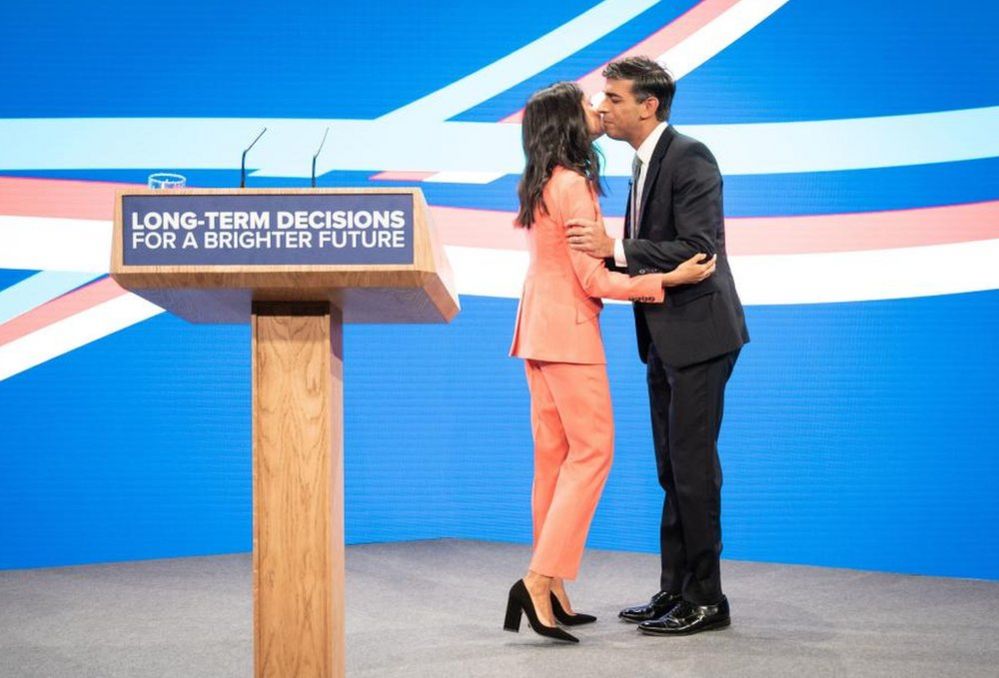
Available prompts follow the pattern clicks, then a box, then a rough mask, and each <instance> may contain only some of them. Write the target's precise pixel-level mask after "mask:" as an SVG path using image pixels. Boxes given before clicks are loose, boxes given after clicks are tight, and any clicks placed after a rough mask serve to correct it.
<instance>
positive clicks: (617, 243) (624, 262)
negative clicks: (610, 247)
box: [614, 238, 628, 268]
mask: <svg viewBox="0 0 999 678" xmlns="http://www.w3.org/2000/svg"><path fill="white" fill-rule="evenodd" d="M614 265H615V266H617V267H618V268H628V259H627V258H626V257H625V256H624V241H623V240H621V239H620V238H615V239H614Z"/></svg>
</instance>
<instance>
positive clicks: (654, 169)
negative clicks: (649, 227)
mask: <svg viewBox="0 0 999 678" xmlns="http://www.w3.org/2000/svg"><path fill="white" fill-rule="evenodd" d="M675 134H676V132H674V131H673V126H672V125H670V126H669V127H667V128H666V129H664V130H663V134H662V136H661V137H659V143H657V144H656V150H654V151H653V152H652V159H651V160H649V169H648V171H647V172H646V173H645V184H643V186H642V206H641V207H640V208H639V210H638V215H639V224H638V230H637V232H636V235H635V237H636V238H638V237H641V234H642V233H644V232H645V224H646V223H647V222H648V219H646V217H647V216H648V214H646V209H645V206H646V205H647V204H648V202H649V195H650V194H651V193H652V190H651V189H652V187H653V186H655V185H656V178H657V177H658V176H659V169H660V167H661V166H662V162H663V159H664V158H665V157H666V150H667V149H668V148H669V145H670V144H671V143H672V142H673V136H674V135H675Z"/></svg>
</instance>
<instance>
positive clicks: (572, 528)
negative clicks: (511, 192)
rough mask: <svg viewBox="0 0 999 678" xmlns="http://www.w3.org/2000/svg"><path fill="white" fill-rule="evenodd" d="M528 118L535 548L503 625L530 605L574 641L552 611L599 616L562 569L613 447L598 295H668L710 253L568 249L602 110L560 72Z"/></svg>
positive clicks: (563, 618) (551, 631)
mask: <svg viewBox="0 0 999 678" xmlns="http://www.w3.org/2000/svg"><path fill="white" fill-rule="evenodd" d="M522 129H523V143H524V153H525V155H526V166H525V168H524V174H523V176H522V177H521V180H520V185H519V187H518V195H519V198H520V212H519V214H518V216H517V225H518V226H520V227H522V228H524V229H526V230H527V241H528V244H529V248H530V258H531V263H530V267H529V268H528V271H527V277H526V279H525V281H524V290H523V293H522V295H521V299H520V307H519V309H518V311H517V324H516V328H515V329H514V337H513V346H512V347H511V349H510V355H512V356H515V357H518V358H523V359H524V368H525V370H526V372H527V386H528V390H529V391H530V393H531V425H532V429H533V433H534V485H533V491H532V495H531V507H532V514H533V520H534V552H533V555H532V557H531V563H530V566H529V569H528V572H527V575H526V576H525V577H524V578H523V579H519V580H517V582H516V583H515V584H514V585H513V587H512V588H511V589H510V594H509V598H508V601H507V611H506V619H505V623H504V628H505V629H507V630H509V631H517V630H519V628H520V620H521V613H524V614H526V615H527V617H528V620H529V621H530V623H531V627H532V628H533V629H534V630H535V632H537V633H539V634H540V635H542V636H546V637H548V638H552V639H555V640H561V641H567V642H573V643H574V642H578V639H577V638H576V637H575V636H573V635H571V634H569V633H567V632H566V631H565V630H563V629H561V628H558V627H557V626H556V625H555V622H556V620H557V621H558V622H560V623H561V624H562V625H565V626H574V625H578V624H585V623H588V622H593V621H596V618H595V617H593V616H591V615H585V614H574V613H573V612H572V606H571V605H570V603H569V599H568V596H567V595H566V592H565V587H564V585H563V581H564V580H566V579H575V577H576V573H577V570H578V569H579V562H580V560H581V558H582V555H583V546H584V544H585V543H586V535H587V532H588V531H589V528H590V522H591V520H592V518H593V513H594V511H595V510H596V507H597V502H598V500H599V499H600V494H601V492H602V491H603V487H604V483H605V482H606V480H607V474H608V473H609V472H610V466H611V459H612V457H613V453H614V421H613V414H612V412H611V400H610V385H609V383H608V381H607V369H606V362H607V361H606V358H605V357H604V347H603V341H602V339H601V336H600V320H599V316H600V310H601V308H602V307H603V303H602V302H601V301H600V298H601V297H607V298H610V299H621V300H630V301H636V302H642V303H662V302H663V299H664V294H665V291H664V290H665V288H666V287H671V286H675V285H682V284H689V283H695V282H699V281H701V280H703V279H704V278H706V277H708V276H709V275H711V273H712V272H713V271H714V260H713V259H712V260H708V261H706V262H705V263H703V264H702V263H698V262H699V261H701V260H702V259H704V255H701V254H698V255H696V256H694V257H692V258H691V259H690V260H688V261H687V262H685V263H684V264H682V265H681V266H679V267H677V268H676V269H675V270H674V271H671V272H670V273H666V274H654V275H642V276H636V277H629V276H628V275H626V274H622V273H615V272H611V271H608V270H607V268H606V267H605V265H604V263H603V261H601V260H599V259H594V258H591V257H588V256H586V255H585V254H583V253H581V252H577V251H575V250H572V249H570V248H569V245H568V241H567V238H566V228H567V227H566V222H567V221H568V220H569V219H572V218H574V217H585V218H588V219H599V218H600V206H599V203H598V202H597V197H596V196H597V193H598V192H600V183H599V182H600V178H599V157H598V155H597V151H596V149H595V148H594V146H593V142H594V141H595V140H596V138H597V137H599V136H600V135H601V134H603V125H602V123H601V120H600V114H599V113H597V111H596V110H594V108H593V107H592V106H591V105H590V103H589V101H588V100H587V99H586V98H585V97H584V96H583V92H582V90H580V89H579V87H578V86H577V85H576V84H575V83H568V82H565V83H557V84H555V85H552V86H550V87H546V88H545V89H542V90H539V91H538V92H536V93H535V94H534V95H533V96H531V98H530V100H529V101H528V102H527V106H526V108H525V109H524V119H523V126H522Z"/></svg>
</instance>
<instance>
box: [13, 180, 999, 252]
mask: <svg viewBox="0 0 999 678" xmlns="http://www.w3.org/2000/svg"><path fill="white" fill-rule="evenodd" d="M128 185H129V184H112V183H103V182H90V181H66V180H59V179H21V178H3V177H0V214H10V215H22V216H42V217H61V218H70V219H102V220H110V219H111V218H112V211H113V205H114V192H115V190H116V189H118V188H124V187H126V186H128ZM431 212H432V214H433V217H434V223H435V224H436V226H437V229H438V231H439V232H440V236H441V240H442V241H443V242H444V243H445V244H448V245H458V246H464V247H483V248H492V249H514V250H517V249H525V248H526V243H525V241H524V234H523V232H522V231H520V230H519V229H516V228H514V227H513V219H514V216H515V215H514V213H513V212H499V211H493V210H477V209H469V208H462V207H431ZM725 225H726V226H725V227H726V235H727V239H728V251H729V254H735V255H746V254H804V253H809V252H848V251H855V250H873V249H891V248H896V247H917V246H920V245H939V244H944V243H953V242H969V241H973V240H989V239H992V238H999V201H990V202H980V203H969V204H964V205H947V206H944V207H925V208H920V209H909V210H893V211H887V212H862V213H850V214H823V215H816V216H800V217H758V218H757V217H754V218H729V219H727V220H726V222H725ZM607 229H608V232H610V233H612V234H619V233H620V232H621V229H622V219H621V218H608V219H607Z"/></svg>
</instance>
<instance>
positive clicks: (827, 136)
mask: <svg viewBox="0 0 999 678" xmlns="http://www.w3.org/2000/svg"><path fill="white" fill-rule="evenodd" d="M997 30H999V10H997V9H996V7H995V6H994V5H993V4H990V3H981V2H972V1H971V0H954V1H953V2H949V3H936V2H929V1H928V0H918V1H916V2H909V3H902V4H899V3H893V2H887V0H867V1H864V2H861V1H860V0H845V1H842V2H836V3H829V2H820V1H818V0H702V1H700V2H695V1H693V0H669V1H664V2H650V1H648V0H606V1H604V2H599V3H596V2H593V1H592V0H591V1H589V2H583V1H576V0H572V1H561V2H557V3H538V2H527V1H525V0H509V1H508V2H505V3H500V4H497V3H479V2H470V3H450V4H448V3H440V4H435V5H431V4H430V3H415V4H414V3H399V2H386V3H381V4H376V3H348V4H346V5H344V4H342V3H331V2H321V1H320V0H302V1H300V2H297V3H293V4H287V3H262V2H249V3H238V4H237V3H232V2H203V1H202V2H193V1H189V0H178V1H176V2H173V3H171V4H170V9H169V11H165V10H164V8H163V7H162V6H152V5H149V6H145V5H142V4H137V3H126V2H122V1H120V0H112V1H111V2H105V3H98V4H93V5H86V4H79V3H68V2H67V3H56V4H55V6H53V5H52V4H51V3H50V4H40V5H38V6H27V5H24V4H22V5H15V4H11V3H8V4H6V5H4V6H2V7H0V64H3V68H2V69H0V92H2V96H0V436H2V438H0V440H2V448H0V515H2V516H3V520H2V521H0V567H7V568H10V567H33V566H42V565H54V564H69V563H80V562H95V561H108V560H120V559H132V558H153V557H165V556H181V555H192V554H207V553H224V552H232V551H245V550H249V548H250V520H251V515H250V508H251V506H250V437H249V434H250V419H249V398H250V393H249V333H248V328H247V327H245V326H197V325H190V324H187V323H185V322H183V321H180V320H178V319H176V318H173V317H171V316H169V315H168V314H165V313H163V312H162V310H161V309H159V308H157V307H155V306H153V305H151V304H149V303H148V302H145V301H143V300H141V299H139V298H137V297H135V296H133V295H131V294H129V293H127V292H125V291H123V290H122V289H121V288H119V287H118V286H117V285H116V284H115V283H114V282H113V281H112V280H111V279H110V278H108V277H107V267H108V260H109V248H110V232H111V225H110V220H111V208H112V197H113V193H114V191H115V189H116V188H118V187H120V186H121V185H122V184H143V183H145V179H146V177H147V175H148V174H150V173H152V172H155V171H160V170H172V171H178V172H180V173H181V174H183V175H185V176H186V177H187V179H188V184H189V185H191V186H199V187H200V186H203V187H208V186H234V185H237V184H238V164H239V155H240V152H241V151H242V149H243V148H244V147H245V146H246V145H247V144H248V143H249V141H250V140H252V139H253V137H254V136H255V135H256V134H257V132H259V130H260V128H261V127H264V126H266V127H267V128H268V132H267V134H266V135H265V136H264V137H263V139H261V141H260V143H259V144H258V145H257V146H256V147H255V148H254V149H253V151H252V152H251V154H250V156H249V160H248V165H249V166H250V169H251V172H250V175H249V180H248V185H250V186H258V187H265V186H275V187H277V186H303V185H307V183H308V181H309V173H310V160H311V156H312V153H313V152H314V151H315V148H316V146H317V145H318V142H319V140H320V139H321V138H322V135H323V132H324V130H325V129H326V128H327V127H328V128H329V130H330V138H329V140H328V141H327V143H326V146H325V148H324V151H323V154H322V155H321V156H320V158H319V175H320V176H319V183H320V185H322V186H396V185H418V186H420V187H421V188H422V189H423V191H424V193H425V194H426V196H427V199H428V202H429V203H430V205H431V207H432V211H433V218H434V221H435V223H436V226H437V228H438V230H439V232H440V233H441V235H442V237H443V240H444V242H445V243H446V245H447V252H448V256H449V258H450V260H451V263H452V265H453V267H454V269H455V276H456V280H457V283H458V287H459V291H460V293H461V295H462V307H463V311H462V313H461V315H460V316H459V317H458V319H457V320H456V321H455V323H453V324H452V325H450V326H445V327H438V326H405V327H400V326H351V327H349V328H348V331H347V335H346V358H347V367H346V398H347V405H346V411H345V421H346V446H347V457H346V461H345V463H346V483H347V488H346V491H347V536H348V540H349V541H351V542H364V541H381V540H395V539H415V538H436V537H463V538H478V539H500V540H511V541H528V540H529V538H530V525H529V522H530V516H529V492H530V474H531V444H530V429H529V425H528V400H527V392H526V388H525V387H524V384H523V375H522V371H521V366H520V364H519V362H518V361H514V360H511V359H508V358H506V351H507V348H508V344H509V338H510V333H511V330H512V326H513V319H514V313H515V310H516V298H517V296H518V295H519V291H520V284H521V281H522V278H523V272H524V270H525V268H526V263H527V258H526V257H527V255H526V250H525V247H524V243H523V241H522V239H521V238H522V236H521V235H520V234H519V233H518V232H516V231H514V229H512V228H511V221H512V219H513V214H514V212H515V209H516V193H515V187H516V182H517V178H518V174H519V171H520V168H521V164H522V154H521V148H520V128H519V124H518V120H519V112H520V109H521V107H522V106H523V103H524V101H525V100H526V98H527V96H528V95H529V94H530V92H532V91H533V90H535V89H537V88H538V87H540V86H543V85H546V84H549V83H551V82H554V81H557V80H577V81H578V82H579V83H580V84H581V85H582V86H583V88H584V89H585V90H586V91H588V92H596V91H599V89H600V88H601V85H602V78H601V77H600V75H599V74H600V71H601V70H602V67H603V65H604V64H605V63H606V62H607V61H609V60H611V59H614V58H616V57H619V56H623V55H630V54H645V55H649V56H652V57H655V58H658V59H659V60H661V61H662V62H663V63H664V64H666V65H667V66H668V67H669V68H670V69H671V71H672V72H673V73H674V75H675V76H676V77H677V78H678V82H679V84H678V93H677V98H676V101H675V102H674V113H673V118H672V123H673V124H675V125H676V126H677V127H678V128H679V129H680V130H681V131H683V132H685V133H687V134H690V135H692V136H694V137H696V138H699V139H701V140H702V141H704V142H706V143H707V144H708V145H709V147H710V148H711V149H712V150H713V151H714V153H715V155H716V156H717V157H718V160H719V163H720V165H721V168H722V171H723V173H724V175H725V200H726V229H727V233H728V243H729V253H730V255H731V261H732V268H733V271H734V274H735V277H736V282H737V285H738V288H739V292H740V295H741V297H742V299H743V301H744V303H745V304H746V305H747V316H748V322H749V325H750V331H751V333H752V335H753V343H752V344H750V345H749V346H747V347H746V349H745V350H744V351H743V354H742V356H741V358H740V363H739V365H738V366H737V368H736V372H735V376H734V377H733V380H732V382H731V384H730V387H729V392H728V393H729V397H728V403H727V408H726V409H727V412H726V423H725V426H724V430H723V435H722V441H721V451H722V459H723V465H724V468H725V472H726V478H725V483H726V484H725V489H724V492H725V499H724V514H723V522H724V529H725V544H726V550H725V554H724V555H725V556H726V557H730V558H741V559H755V560H772V561H782V562H803V563H815V564H824V565H833V566H844V567H858V568H869V569H883V570H893V571H904V572H917V573H928V574H943V575H953V576H973V577H986V578H997V577H999V565H997V563H999V536H997V532H996V530H995V529H994V524H995V522H996V520H997V519H999V501H997V499H996V492H995V488H996V487H997V486H999V461H997V454H996V452H997V451H999V445H997V442H996V440H997V434H999V426H997V424H996V423H995V415H996V412H997V405H999V389H997V386H996V383H997V379H999V364H997V359H996V352H995V350H994V338H995V337H996V335H997V330H999V292H997V289H999V47H997V41H996V40H995V35H996V32H997ZM601 147H602V150H603V153H604V156H605V160H606V162H605V167H604V174H605V177H606V183H607V188H608V194H607V196H605V198H604V205H603V207H604V212H605V214H606V215H608V217H609V218H608V228H609V229H611V230H619V229H620V228H621V217H622V214H623V208H624V201H625V200H624V198H625V195H626V192H627V175H628V174H629V173H630V169H629V168H630V161H631V154H632V151H631V149H630V148H629V147H627V146H626V145H624V144H622V143H619V142H614V141H610V140H606V139H604V140H602V142H601ZM602 322H603V328H604V338H605V342H606V344H607V348H608V358H609V361H610V364H609V371H610V374H611V381H612V384H613V391H614V392H613V397H614V404H615V418H616V422H617V450H616V458H615V467H614V470H613V472H612V475H611V479H610V482H609V483H608V486H607V490H606V492H605V495H604V500H603V502H602V504H601V507H600V509H599V511H598V514H597V518H596V521H595V523H594V527H593V530H592V532H591V540H590V544H591V546H596V547H604V548H619V549H633V550H644V551H655V550H657V548H658V545H657V543H656V535H657V528H656V525H657V521H658V516H659V511H660V505H659V501H660V494H659V489H658V486H657V485H656V480H655V470H654V461H653V456H652V451H651V442H650V435H649V431H648V423H647V403H646V396H645V386H644V373H643V368H642V366H641V364H640V363H639V361H638V359H637V355H636V352H635V347H634V343H635V342H634V336H633V326H632V320H631V311H630V309H629V308H628V307H627V306H624V305H619V304H610V305H608V307H607V309H606V310H605V312H604V314H603V320H602ZM636 497H637V498H638V500H636Z"/></svg>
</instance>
